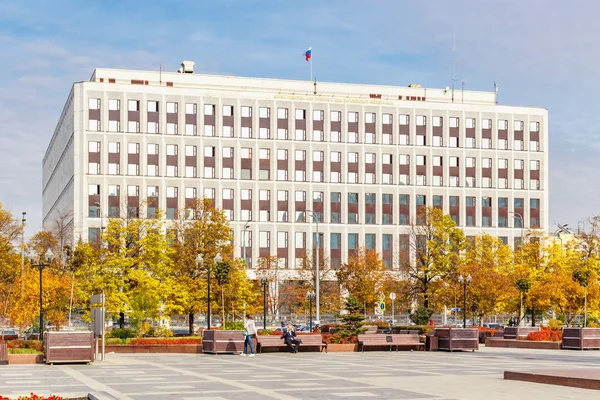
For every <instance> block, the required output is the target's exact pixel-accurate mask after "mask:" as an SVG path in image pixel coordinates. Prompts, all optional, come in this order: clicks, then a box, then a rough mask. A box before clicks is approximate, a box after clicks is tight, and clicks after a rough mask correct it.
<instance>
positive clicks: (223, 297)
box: [221, 287, 225, 327]
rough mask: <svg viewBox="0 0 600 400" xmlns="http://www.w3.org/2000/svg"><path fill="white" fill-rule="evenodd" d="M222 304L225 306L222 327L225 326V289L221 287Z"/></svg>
mask: <svg viewBox="0 0 600 400" xmlns="http://www.w3.org/2000/svg"><path fill="white" fill-rule="evenodd" d="M221 305H222V308H223V321H222V322H221V327H225V290H223V287H221Z"/></svg>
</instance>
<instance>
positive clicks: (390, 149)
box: [43, 63, 548, 269]
mask: <svg viewBox="0 0 600 400" xmlns="http://www.w3.org/2000/svg"><path fill="white" fill-rule="evenodd" d="M192 68H193V63H184V64H182V70H181V71H182V72H181V73H165V72H162V73H159V72H157V71H130V70H116V69H97V70H96V71H95V72H94V74H93V75H92V77H91V79H90V80H89V82H79V83H75V84H74V85H73V88H72V90H71V93H70V94H69V97H68V99H67V102H66V105H65V108H64V111H63V113H62V115H61V117H60V120H59V123H58V125H57V128H56V131H55V132H54V135H53V137H52V139H51V141H50V144H49V146H48V150H47V152H46V155H45V157H44V162H43V167H44V177H43V218H44V224H45V225H48V224H49V223H50V222H51V221H52V220H53V219H55V218H57V216H58V215H60V214H64V213H65V212H69V213H71V214H72V217H73V225H72V227H73V233H74V238H75V239H79V238H82V239H83V240H94V239H95V238H97V237H98V236H99V233H100V229H101V227H102V226H103V225H104V224H105V221H106V218H110V217H119V216H120V217H123V216H125V215H127V214H128V215H130V216H139V217H146V216H148V215H150V216H152V215H153V213H154V212H155V209H156V208H157V207H158V208H160V209H162V210H164V211H165V213H166V218H167V219H172V218H176V217H177V215H179V213H181V212H183V211H184V210H185V207H186V204H188V205H189V204H190V203H191V202H193V199H195V198H200V197H204V198H210V199H213V202H214V204H215V205H216V206H217V207H219V208H222V209H223V210H225V213H226V214H227V215H228V217H229V219H230V221H231V225H232V227H233V228H234V232H235V244H236V254H235V255H236V256H238V257H241V256H242V255H243V254H245V256H246V258H247V260H248V263H249V264H250V265H253V264H255V263H256V259H257V258H258V257H261V256H265V255H267V254H271V255H277V256H278V257H280V260H281V263H282V265H281V266H282V267H285V268H290V269H293V268H295V266H296V265H297V263H298V261H299V260H300V259H301V257H302V256H303V255H304V252H305V249H311V248H312V243H311V238H313V239H312V241H314V240H315V238H316V232H317V224H315V223H311V221H313V218H312V217H313V214H312V213H314V219H317V220H318V221H319V224H318V230H319V232H320V234H321V236H320V238H321V241H320V243H321V246H322V247H323V248H324V249H325V250H324V251H325V256H326V257H327V258H328V259H329V260H330V261H331V263H332V264H333V265H336V264H340V263H342V262H344V261H346V259H347V257H348V253H349V251H350V252H351V251H352V250H353V249H356V248H358V247H359V246H365V247H367V248H372V249H375V250H377V251H378V252H380V253H381V254H382V255H383V258H384V260H385V262H386V264H387V265H388V266H389V267H390V268H395V266H396V265H397V260H394V257H396V256H395V255H397V254H401V253H402V251H403V250H406V248H407V240H408V235H407V232H408V228H409V226H410V224H411V223H413V222H414V219H415V216H416V214H417V210H418V209H419V207H421V206H423V205H432V206H435V207H439V208H442V209H443V210H444V211H445V212H446V213H448V214H450V215H451V216H452V218H453V219H454V220H455V221H456V222H457V224H458V225H459V226H461V227H463V228H464V230H465V233H466V234H467V235H475V234H477V233H479V232H482V231H486V232H488V233H490V234H492V235H496V236H499V237H501V238H503V240H505V241H506V242H507V243H514V242H515V241H518V240H520V237H521V222H523V223H524V228H525V229H529V228H536V229H542V230H546V229H547V227H548V113H547V110H545V109H542V108H532V107H514V106H505V105H497V104H496V100H495V93H493V92H472V91H464V92H456V93H455V94H454V95H453V93H452V91H450V90H447V89H446V90H444V89H426V88H420V87H418V85H410V86H409V87H393V86H374V85H359V84H342V83H315V82H308V81H288V80H277V79H257V78H242V77H234V76H215V75H203V74H194V73H191V72H192V71H191V69H192ZM140 204H145V205H146V206H144V207H140ZM307 215H308V216H307ZM248 221H249V222H248ZM244 227H247V229H246V230H245V229H244ZM243 232H245V234H243Z"/></svg>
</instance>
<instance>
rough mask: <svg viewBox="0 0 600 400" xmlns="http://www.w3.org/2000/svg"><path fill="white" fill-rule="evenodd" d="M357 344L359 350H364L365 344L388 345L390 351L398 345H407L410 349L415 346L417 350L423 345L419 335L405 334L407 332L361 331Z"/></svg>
mask: <svg viewBox="0 0 600 400" xmlns="http://www.w3.org/2000/svg"><path fill="white" fill-rule="evenodd" d="M358 346H359V348H360V351H361V352H364V349H365V346H367V347H373V346H375V347H388V348H389V349H390V351H392V349H393V348H394V347H395V348H396V351H398V349H399V348H400V347H409V348H411V350H412V349H413V348H416V349H417V350H424V348H425V345H424V344H423V343H421V341H420V339H419V335H415V334H407V333H402V334H399V333H395V334H394V333H392V334H385V333H375V334H373V333H369V334H364V333H361V334H359V335H358Z"/></svg>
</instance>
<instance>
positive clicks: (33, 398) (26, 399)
mask: <svg viewBox="0 0 600 400" xmlns="http://www.w3.org/2000/svg"><path fill="white" fill-rule="evenodd" d="M0 400H10V398H8V397H4V396H2V395H0ZM19 400H64V399H63V398H62V397H59V396H54V395H51V396H48V397H45V396H38V395H37V394H34V393H31V394H30V395H29V396H19Z"/></svg>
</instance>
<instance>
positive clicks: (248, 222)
mask: <svg viewBox="0 0 600 400" xmlns="http://www.w3.org/2000/svg"><path fill="white" fill-rule="evenodd" d="M251 221H252V220H251V219H249V220H248V221H247V222H246V225H244V231H243V233H242V254H243V257H244V262H245V263H246V267H250V265H249V264H248V261H247V260H246V231H247V230H248V227H249V226H250V222H251Z"/></svg>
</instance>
